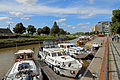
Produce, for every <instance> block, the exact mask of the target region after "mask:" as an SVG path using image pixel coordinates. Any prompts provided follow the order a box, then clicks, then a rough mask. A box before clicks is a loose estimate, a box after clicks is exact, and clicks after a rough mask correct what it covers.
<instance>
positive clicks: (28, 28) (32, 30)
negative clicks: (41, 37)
mask: <svg viewBox="0 0 120 80" xmlns="http://www.w3.org/2000/svg"><path fill="white" fill-rule="evenodd" d="M27 31H28V33H29V34H31V35H33V33H35V32H36V28H35V27H34V26H32V25H28V27H27Z"/></svg>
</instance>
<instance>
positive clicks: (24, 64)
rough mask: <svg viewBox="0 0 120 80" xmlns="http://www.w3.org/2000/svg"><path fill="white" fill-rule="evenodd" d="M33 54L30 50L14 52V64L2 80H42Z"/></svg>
mask: <svg viewBox="0 0 120 80" xmlns="http://www.w3.org/2000/svg"><path fill="white" fill-rule="evenodd" d="M33 53H34V52H33V51H32V50H30V49H28V50H19V51H18V52H16V53H15V63H14V65H13V67H12V68H11V69H10V70H9V71H8V72H7V74H6V75H5V76H4V78H3V80H42V73H41V69H40V67H37V66H36V64H35V62H34V58H33Z"/></svg>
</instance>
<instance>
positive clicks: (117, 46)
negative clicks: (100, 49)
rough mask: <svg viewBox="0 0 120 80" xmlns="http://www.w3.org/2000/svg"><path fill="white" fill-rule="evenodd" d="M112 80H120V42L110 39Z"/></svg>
mask: <svg viewBox="0 0 120 80" xmlns="http://www.w3.org/2000/svg"><path fill="white" fill-rule="evenodd" d="M109 47H110V56H111V58H110V63H111V71H110V73H111V76H112V80H120V42H119V43H117V42H116V41H112V40H111V39H109Z"/></svg>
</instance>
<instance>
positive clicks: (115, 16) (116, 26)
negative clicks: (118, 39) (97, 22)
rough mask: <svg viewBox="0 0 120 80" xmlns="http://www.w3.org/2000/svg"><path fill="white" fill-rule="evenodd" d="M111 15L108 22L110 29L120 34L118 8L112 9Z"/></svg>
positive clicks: (119, 12)
mask: <svg viewBox="0 0 120 80" xmlns="http://www.w3.org/2000/svg"><path fill="white" fill-rule="evenodd" d="M112 14H113V17H112V19H111V20H112V21H111V23H110V31H111V32H114V33H117V34H120V10H119V9H117V10H113V11H112Z"/></svg>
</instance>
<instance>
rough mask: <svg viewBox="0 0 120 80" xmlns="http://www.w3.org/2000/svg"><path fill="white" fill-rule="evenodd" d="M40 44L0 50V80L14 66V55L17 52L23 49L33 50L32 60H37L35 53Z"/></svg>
mask: <svg viewBox="0 0 120 80" xmlns="http://www.w3.org/2000/svg"><path fill="white" fill-rule="evenodd" d="M39 46H41V45H40V44H33V45H26V46H18V47H10V48H3V49H0V80H1V78H3V76H4V75H5V74H6V73H7V71H8V70H9V69H10V68H11V67H12V66H13V64H14V53H15V52H16V51H18V50H23V49H33V48H34V51H35V55H34V58H37V53H38V50H39Z"/></svg>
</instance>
